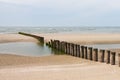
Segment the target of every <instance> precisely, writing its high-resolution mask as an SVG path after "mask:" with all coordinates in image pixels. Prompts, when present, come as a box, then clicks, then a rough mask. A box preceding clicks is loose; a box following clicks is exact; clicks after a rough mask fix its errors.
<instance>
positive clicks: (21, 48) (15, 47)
mask: <svg viewBox="0 0 120 80" xmlns="http://www.w3.org/2000/svg"><path fill="white" fill-rule="evenodd" d="M0 53H1V54H15V55H24V56H48V55H54V54H61V52H59V51H56V50H54V49H51V48H49V47H48V46H46V45H45V44H43V43H33V42H14V43H1V44H0Z"/></svg>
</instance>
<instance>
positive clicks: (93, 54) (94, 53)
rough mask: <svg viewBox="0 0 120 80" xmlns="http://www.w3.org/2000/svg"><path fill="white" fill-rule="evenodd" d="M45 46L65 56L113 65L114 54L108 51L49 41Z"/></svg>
mask: <svg viewBox="0 0 120 80" xmlns="http://www.w3.org/2000/svg"><path fill="white" fill-rule="evenodd" d="M47 45H48V46H50V47H52V48H54V49H56V50H58V51H62V52H64V53H65V54H67V55H72V56H76V57H80V58H84V59H88V60H92V61H99V62H106V63H107V64H111V65H115V59H116V52H112V51H110V50H104V49H100V50H99V49H98V48H92V47H87V46H83V45H78V44H74V43H69V42H65V41H59V40H51V41H49V42H48V43H47ZM105 55H106V57H105ZM119 57H120V54H119ZM119 66H120V61H119Z"/></svg>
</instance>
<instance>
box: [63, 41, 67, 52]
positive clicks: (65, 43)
mask: <svg viewBox="0 0 120 80" xmlns="http://www.w3.org/2000/svg"><path fill="white" fill-rule="evenodd" d="M64 45H65V53H66V54H67V42H64Z"/></svg>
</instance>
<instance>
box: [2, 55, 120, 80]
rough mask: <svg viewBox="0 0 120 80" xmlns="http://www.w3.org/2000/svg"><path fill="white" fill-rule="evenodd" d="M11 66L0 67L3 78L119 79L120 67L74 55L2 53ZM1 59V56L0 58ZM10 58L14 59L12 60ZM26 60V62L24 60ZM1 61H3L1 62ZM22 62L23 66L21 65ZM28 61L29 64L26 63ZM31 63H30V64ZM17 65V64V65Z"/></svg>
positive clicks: (25, 79)
mask: <svg viewBox="0 0 120 80" xmlns="http://www.w3.org/2000/svg"><path fill="white" fill-rule="evenodd" d="M1 56H4V58H5V57H7V58H8V59H6V60H7V61H6V60H5V59H4V58H3V57H2V60H5V61H6V62H7V63H6V64H14V66H11V67H4V68H1V69H0V79H2V80H41V79H42V80H119V79H120V76H119V75H120V68H119V67H118V66H117V65H115V66H112V65H109V64H105V63H100V62H94V61H89V60H85V59H81V58H76V57H72V56H66V55H59V56H47V57H39V58H30V57H22V56H15V55H1ZM0 59H1V58H0ZM9 60H12V62H10V61H9ZM23 61H24V62H23ZM0 63H1V62H0ZM19 63H20V64H22V66H20V65H19ZM26 63H27V64H26ZM28 63H29V64H28ZM15 65H16V66H15Z"/></svg>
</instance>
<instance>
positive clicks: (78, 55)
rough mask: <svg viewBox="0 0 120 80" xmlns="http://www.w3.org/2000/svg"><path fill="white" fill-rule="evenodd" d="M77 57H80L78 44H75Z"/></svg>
mask: <svg viewBox="0 0 120 80" xmlns="http://www.w3.org/2000/svg"><path fill="white" fill-rule="evenodd" d="M77 57H80V45H77Z"/></svg>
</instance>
